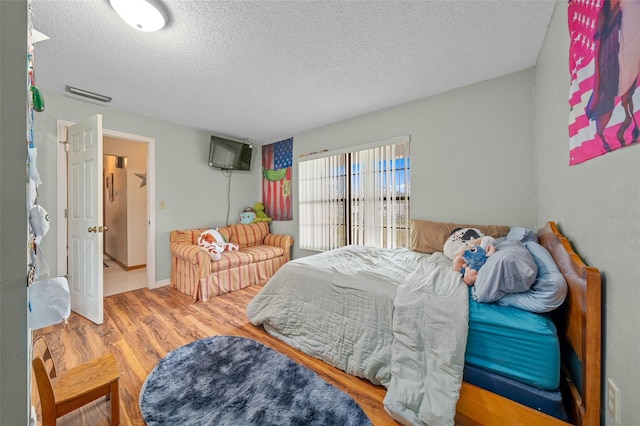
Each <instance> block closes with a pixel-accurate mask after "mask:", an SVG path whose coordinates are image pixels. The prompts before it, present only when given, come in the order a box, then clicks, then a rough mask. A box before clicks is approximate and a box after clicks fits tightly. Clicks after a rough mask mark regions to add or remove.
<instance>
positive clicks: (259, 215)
mask: <svg viewBox="0 0 640 426" xmlns="http://www.w3.org/2000/svg"><path fill="white" fill-rule="evenodd" d="M253 211H254V212H255V213H256V218H255V219H254V220H253V221H254V222H267V223H271V218H270V217H269V216H267V213H266V212H265V211H264V204H262V203H260V202H257V203H255V204H254V205H253Z"/></svg>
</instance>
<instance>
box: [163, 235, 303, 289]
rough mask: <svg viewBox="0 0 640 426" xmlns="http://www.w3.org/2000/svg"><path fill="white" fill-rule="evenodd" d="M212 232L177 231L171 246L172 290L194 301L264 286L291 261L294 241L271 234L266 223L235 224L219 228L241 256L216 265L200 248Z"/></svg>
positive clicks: (224, 258) (231, 255)
mask: <svg viewBox="0 0 640 426" xmlns="http://www.w3.org/2000/svg"><path fill="white" fill-rule="evenodd" d="M207 229H210V228H197V229H187V230H175V231H171V233H170V234H169V242H170V244H171V286H172V287H175V288H177V289H178V290H180V291H181V292H183V293H186V294H190V295H191V297H193V300H194V301H197V300H202V301H205V300H207V299H209V298H210V297H214V296H218V295H220V294H224V293H228V292H230V291H234V290H240V289H241V288H245V287H248V286H250V285H256V284H264V283H266V282H267V281H268V280H269V278H271V276H272V275H273V274H274V273H275V272H276V271H277V270H278V269H280V267H281V266H282V265H284V264H285V263H287V262H288V261H289V260H290V258H291V253H290V252H291V246H292V245H293V238H292V237H290V236H289V235H279V234H271V233H270V232H269V225H268V224H267V223H265V222H258V223H251V224H246V225H245V224H231V225H227V226H224V227H220V228H218V231H219V232H220V234H222V236H223V237H225V238H226V239H227V240H228V241H229V242H231V243H235V244H237V245H238V246H240V249H239V250H238V251H237V252H226V251H225V252H224V253H222V258H221V259H220V260H217V261H212V260H211V257H210V256H209V253H208V252H207V251H206V250H205V249H204V248H203V247H199V246H198V237H199V236H200V234H201V233H202V232H204V231H206V230H207Z"/></svg>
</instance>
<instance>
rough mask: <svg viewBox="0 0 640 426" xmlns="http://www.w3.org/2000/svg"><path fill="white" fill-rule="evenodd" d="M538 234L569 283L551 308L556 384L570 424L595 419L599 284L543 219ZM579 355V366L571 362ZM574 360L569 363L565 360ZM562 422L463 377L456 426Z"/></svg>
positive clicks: (597, 405)
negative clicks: (557, 349) (557, 350)
mask: <svg viewBox="0 0 640 426" xmlns="http://www.w3.org/2000/svg"><path fill="white" fill-rule="evenodd" d="M538 239H539V242H540V244H541V245H543V246H544V247H545V248H546V249H547V250H548V251H549V252H550V253H551V255H552V256H553V258H554V260H555V262H556V264H557V265H558V267H559V268H560V271H561V272H562V274H563V275H564V277H565V279H566V281H567V284H568V285H569V293H568V295H567V300H566V301H565V303H564V305H563V307H562V308H560V309H558V310H557V312H556V317H557V318H555V320H556V326H557V329H558V334H559V337H560V342H561V357H562V375H561V387H562V394H563V400H564V403H565V408H566V410H567V413H568V415H569V418H570V422H571V423H569V424H574V425H584V426H595V425H599V424H600V386H601V384H600V378H601V334H602V321H601V316H602V288H601V277H600V272H599V271H598V269H596V268H594V267H590V266H587V265H585V264H584V262H583V261H582V259H581V258H580V256H579V255H578V254H577V253H576V252H575V251H574V250H573V248H572V246H571V243H570V242H569V240H567V238H565V237H564V235H562V234H561V233H560V231H559V230H558V227H557V226H556V224H555V223H554V222H548V223H547V224H546V225H545V227H544V228H542V229H540V231H538ZM576 358H577V360H579V364H578V369H579V370H580V371H575V367H574V371H575V372H572V366H575V365H576V362H575V359H576ZM571 359H573V360H574V361H573V362H570V360H571ZM475 424H482V425H517V424H521V425H536V426H541V425H567V424H568V423H566V422H563V421H561V420H559V419H556V418H554V417H552V416H548V415H546V414H544V413H541V412H539V411H536V410H534V409H532V408H529V407H526V406H524V405H521V404H518V403H517V402H514V401H512V400H509V399H507V398H503V397H501V396H499V395H496V394H494V393H492V392H489V391H487V390H484V389H481V388H479V387H477V386H473V385H471V384H469V383H466V382H463V383H462V389H461V391H460V399H459V400H458V405H457V414H456V425H475Z"/></svg>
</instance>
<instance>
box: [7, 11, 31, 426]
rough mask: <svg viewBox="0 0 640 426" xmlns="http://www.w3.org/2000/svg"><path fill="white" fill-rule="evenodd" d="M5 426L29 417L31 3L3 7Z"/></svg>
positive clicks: (20, 422)
mask: <svg viewBox="0 0 640 426" xmlns="http://www.w3.org/2000/svg"><path fill="white" fill-rule="evenodd" d="M0 52H2V55H1V56H0V98H1V99H2V102H1V103H0V200H1V203H2V207H1V209H0V254H1V255H0V384H1V386H0V425H25V424H27V419H28V415H29V406H30V395H29V390H30V388H29V381H30V375H29V371H30V369H31V362H30V361H29V356H28V353H29V351H28V344H27V336H28V335H29V333H28V331H27V244H26V242H27V191H26V181H27V174H26V171H25V163H26V158H27V139H26V137H25V134H26V132H25V130H26V128H27V117H26V110H27V91H26V89H27V85H26V83H27V80H26V77H27V75H26V69H27V55H26V53H27V2H26V1H0Z"/></svg>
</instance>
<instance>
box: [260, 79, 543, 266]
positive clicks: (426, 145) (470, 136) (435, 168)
mask: <svg viewBox="0 0 640 426" xmlns="http://www.w3.org/2000/svg"><path fill="white" fill-rule="evenodd" d="M532 84H533V70H524V71H520V72H517V73H514V74H510V75H507V76H504V77H501V78H497V79H493V80H489V81H485V82H482V83H478V84H474V85H471V86H467V87H463V88H461V89H458V90H454V91H451V92H447V93H444V94H441V95H438V96H433V97H430V98H427V99H422V100H419V101H415V102H411V103H408V104H404V105H400V106H398V107H395V108H389V109H386V110H383V111H379V112H376V113H372V114H367V115H364V116H361V117H357V118H354V119H352V120H347V121H343V122H340V123H335V124H332V125H329V126H326V127H323V128H320V129H316V130H312V131H309V132H306V133H303V134H300V135H296V136H294V139H293V153H294V158H297V157H298V156H299V155H301V154H305V153H309V152H314V151H320V150H323V149H328V150H332V149H337V148H343V147H350V146H356V145H359V144H365V143H369V142H375V141H380V140H384V139H387V138H390V137H393V136H399V135H406V134H409V135H411V167H412V168H411V191H412V192H411V217H412V218H415V219H431V220H439V221H440V220H441V221H452V222H461V223H476V224H500V225H522V226H527V227H532V226H533V225H534V223H533V222H534V200H533V197H532V194H533V148H532V144H533V124H532V116H533V89H532ZM296 178H297V163H295V162H294V169H293V195H292V198H293V205H294V220H293V221H291V222H274V223H273V225H272V230H273V231H274V232H281V233H287V234H290V235H293V236H294V239H295V240H296V243H295V245H294V257H300V256H304V255H308V254H312V252H308V251H304V250H300V249H299V245H298V243H297V241H298V240H299V239H298V238H297V236H298V222H297V215H298V211H297V199H298V189H297V183H296Z"/></svg>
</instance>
